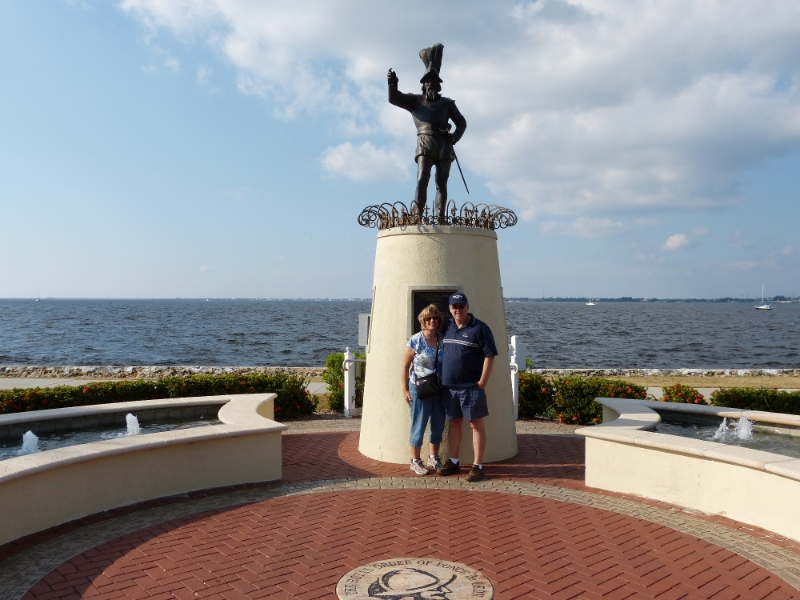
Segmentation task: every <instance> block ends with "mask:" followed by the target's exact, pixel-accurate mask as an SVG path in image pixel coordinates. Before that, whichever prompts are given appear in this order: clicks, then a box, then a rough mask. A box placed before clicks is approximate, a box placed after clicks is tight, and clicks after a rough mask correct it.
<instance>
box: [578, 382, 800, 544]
mask: <svg viewBox="0 0 800 600" xmlns="http://www.w3.org/2000/svg"><path fill="white" fill-rule="evenodd" d="M596 400H597V402H599V403H600V404H602V405H603V424H602V425H598V426H595V427H586V428H583V429H578V430H577V431H576V433H578V434H580V435H583V436H584V437H585V438H586V485H587V486H589V487H595V488H600V489H604V490H609V491H613V492H619V493H624V494H632V495H636V496H641V497H644V498H650V499H653V500H659V501H663V502H668V503H670V504H675V505H678V506H682V507H685V508H688V509H692V510H697V511H701V512H704V513H708V514H715V515H722V516H726V517H729V518H731V519H734V520H736V521H740V522H743V523H748V524H751V525H755V526H758V527H762V528H764V529H767V530H769V531H773V532H775V533H777V534H779V535H783V536H785V537H788V538H791V539H794V540H797V541H800V519H798V518H797V516H798V510H797V500H796V499H797V498H798V497H800V460H798V459H796V458H792V457H789V456H783V455H779V454H773V453H770V452H764V451H761V450H753V449H750V448H741V447H737V446H731V445H727V444H723V443H719V442H713V441H705V440H699V439H690V438H685V437H678V436H674V435H666V434H663V433H656V432H655V431H654V430H655V428H656V427H657V425H658V424H659V423H660V422H661V416H660V415H659V413H662V414H664V415H665V416H668V419H669V420H671V421H673V420H674V421H683V422H690V423H691V422H705V423H708V422H715V421H718V420H721V419H722V418H728V419H738V418H740V417H741V416H742V415H744V414H746V415H747V417H748V419H750V420H751V421H752V422H753V423H757V424H760V425H770V426H774V427H778V428H787V429H796V428H799V427H800V416H797V415H785V414H778V413H768V412H760V411H742V410H736V409H730V408H724V407H716V406H700V405H690V404H679V403H669V402H648V401H642V400H627V399H619V398H597V399H596Z"/></svg>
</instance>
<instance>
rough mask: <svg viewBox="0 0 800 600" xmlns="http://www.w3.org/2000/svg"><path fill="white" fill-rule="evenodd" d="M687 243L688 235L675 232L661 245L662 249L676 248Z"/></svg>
mask: <svg viewBox="0 0 800 600" xmlns="http://www.w3.org/2000/svg"><path fill="white" fill-rule="evenodd" d="M688 244H689V236H688V235H686V234H685V233H676V234H675V235H671V236H669V237H668V238H667V241H666V242H664V245H663V246H661V247H662V248H663V249H664V250H677V249H678V248H683V247H684V246H686V245H688Z"/></svg>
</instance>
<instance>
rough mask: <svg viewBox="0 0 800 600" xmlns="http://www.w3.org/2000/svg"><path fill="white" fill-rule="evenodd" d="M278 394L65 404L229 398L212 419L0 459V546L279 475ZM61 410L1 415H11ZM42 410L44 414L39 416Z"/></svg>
mask: <svg viewBox="0 0 800 600" xmlns="http://www.w3.org/2000/svg"><path fill="white" fill-rule="evenodd" d="M275 398H276V395H275V394H243V395H236V396H213V397H204V398H180V399H171V400H150V401H143V402H126V403H119V404H107V405H101V406H87V407H77V408H70V409H58V410H62V411H68V413H69V414H63V413H62V414H63V418H74V417H75V416H76V415H78V414H81V413H82V414H84V415H87V416H88V415H93V414H97V413H98V412H134V413H135V412H136V410H137V409H141V410H145V409H152V408H170V407H177V406H192V405H197V404H203V403H206V404H213V403H216V404H219V403H222V402H226V404H225V405H224V406H223V407H222V408H221V409H220V411H219V419H220V420H221V421H222V422H223V424H222V425H209V426H206V427H197V428H194V429H183V430H176V431H167V432H161V433H151V434H146V435H140V436H131V437H122V438H117V439H111V440H104V441H101V442H94V443H91V444H82V445H79V446H70V447H67V448H59V449H56V450H49V451H46V452H40V453H36V454H29V455H26V456H20V457H18V458H12V459H9V460H4V461H0V515H3V518H2V519H0V545H2V544H5V543H6V542H9V541H11V540H14V539H17V538H19V537H22V536H25V535H28V534H31V533H35V532H37V531H42V530H44V529H47V528H49V527H53V526H55V525H58V524H60V523H65V522H67V521H72V520H74V519H78V518H81V517H85V516H87V515H91V514H94V513H97V512H100V511H104V510H109V509H112V508H117V507H120V506H126V505H129V504H135V503H137V502H143V501H145V500H151V499H153V498H160V497H163V496H171V495H174V494H183V493H186V492H191V491H195V490H200V489H207V488H214V487H221V486H229V485H238V484H242V483H254V482H260V481H272V480H276V479H280V478H281V432H282V431H283V430H285V429H286V426H285V425H281V424H280V423H276V422H274V421H272V420H271V419H272V416H273V402H274V399H275ZM58 410H48V411H32V412H29V413H20V414H15V415H5V416H4V417H0V424H2V419H4V418H5V419H6V420H8V418H9V417H10V418H11V419H12V420H14V421H15V422H22V421H24V418H27V419H28V420H30V421H34V420H37V419H42V418H43V417H45V418H48V419H52V418H55V417H56V416H60V415H59V412H58ZM42 413H48V414H47V415H43V414H42Z"/></svg>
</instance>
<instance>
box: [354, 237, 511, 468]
mask: <svg viewBox="0 0 800 600" xmlns="http://www.w3.org/2000/svg"><path fill="white" fill-rule="evenodd" d="M423 289H424V290H436V289H460V290H461V291H463V292H464V293H465V294H466V295H467V298H469V303H470V312H471V313H473V314H474V315H475V316H476V317H477V318H479V319H481V320H482V321H484V322H486V323H487V324H488V325H489V327H490V328H491V329H492V333H493V334H494V337H495V342H496V343H497V350H498V352H499V353H500V354H499V356H498V357H497V358H496V359H495V363H494V369H493V371H492V376H491V378H490V379H489V385H488V386H487V388H486V392H487V397H488V401H489V412H490V415H489V417H487V418H486V421H485V423H486V430H487V434H488V437H487V439H488V443H487V447H486V455H485V461H486V462H492V461H497V460H503V459H505V458H510V457H512V456H514V455H515V454H516V453H517V436H516V432H515V428H514V414H513V402H512V396H511V372H510V367H509V359H508V334H507V332H506V315H505V306H504V304H503V288H502V286H501V283H500V263H499V260H498V257H497V235H496V234H495V233H494V232H493V231H488V230H483V229H474V228H471V227H432V226H420V227H406V228H400V227H395V228H393V229H388V230H385V231H381V232H380V233H378V243H377V250H376V252H375V276H374V288H373V302H372V322H371V326H370V328H371V330H370V340H369V346H368V348H367V376H366V381H365V387H364V408H363V412H362V417H361V418H362V421H361V438H360V443H359V450H360V451H361V452H362V454H365V455H366V456H369V457H371V458H375V459H377V460H381V461H384V462H391V463H405V462H408V461H409V460H410V454H409V444H408V433H409V428H410V426H411V420H410V417H409V411H408V406H407V405H406V403H405V400H404V399H403V389H402V386H401V382H400V371H401V366H402V357H403V352H404V351H405V345H406V342H407V341H408V338H409V337H410V336H411V325H410V324H411V319H412V314H411V313H412V310H413V307H412V306H411V293H412V291H413V290H423ZM463 427H464V441H463V442H462V444H461V453H460V459H461V460H463V461H465V462H470V461H471V460H472V443H471V439H472V438H471V433H470V431H469V424H468V423H466V422H464V424H463ZM427 439H428V437H427V434H426V436H425V442H424V444H425V445H427ZM423 450H425V449H423ZM425 451H427V450H425ZM448 452H449V448H448V446H447V443H446V441H445V443H444V444H443V447H442V450H441V454H442V455H443V457H444V456H447V455H448Z"/></svg>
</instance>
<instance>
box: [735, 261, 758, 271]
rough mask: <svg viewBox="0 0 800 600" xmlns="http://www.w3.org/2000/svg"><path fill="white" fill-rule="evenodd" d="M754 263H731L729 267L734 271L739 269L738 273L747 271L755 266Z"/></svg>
mask: <svg viewBox="0 0 800 600" xmlns="http://www.w3.org/2000/svg"><path fill="white" fill-rule="evenodd" d="M756 264H757V263H756V262H754V261H752V260H742V261H738V262H734V263H731V266H732V267H733V268H734V269H739V270H740V271H749V270H750V269H752V268H754V267H755V266H756Z"/></svg>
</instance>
